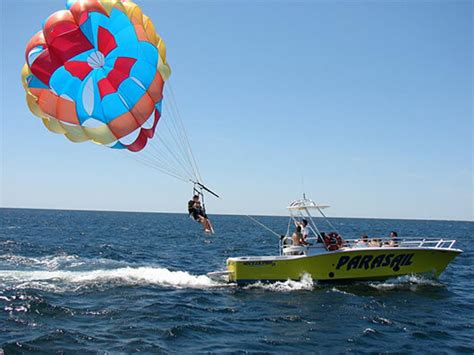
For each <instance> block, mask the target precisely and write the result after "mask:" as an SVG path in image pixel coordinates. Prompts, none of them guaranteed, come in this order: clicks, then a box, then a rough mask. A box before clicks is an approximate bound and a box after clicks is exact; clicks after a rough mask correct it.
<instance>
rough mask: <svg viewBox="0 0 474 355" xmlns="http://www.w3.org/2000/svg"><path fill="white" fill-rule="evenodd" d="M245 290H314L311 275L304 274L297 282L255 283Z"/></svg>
mask: <svg viewBox="0 0 474 355" xmlns="http://www.w3.org/2000/svg"><path fill="white" fill-rule="evenodd" d="M244 288H245V289H252V288H261V289H264V290H267V291H273V292H292V291H311V290H313V288H314V283H313V279H312V278H311V275H309V274H304V275H303V276H302V277H301V279H300V280H299V281H293V280H287V281H284V282H282V281H278V282H272V283H262V282H257V283H254V284H251V285H248V286H246V287H244Z"/></svg>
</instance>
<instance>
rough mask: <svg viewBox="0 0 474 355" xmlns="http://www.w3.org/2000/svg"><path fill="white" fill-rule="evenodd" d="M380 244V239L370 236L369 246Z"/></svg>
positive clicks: (375, 246)
mask: <svg viewBox="0 0 474 355" xmlns="http://www.w3.org/2000/svg"><path fill="white" fill-rule="evenodd" d="M381 246H382V240H381V239H380V238H372V239H371V240H370V242H369V247H371V248H380V247H381Z"/></svg>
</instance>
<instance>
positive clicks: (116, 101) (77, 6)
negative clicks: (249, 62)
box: [22, 0, 170, 152]
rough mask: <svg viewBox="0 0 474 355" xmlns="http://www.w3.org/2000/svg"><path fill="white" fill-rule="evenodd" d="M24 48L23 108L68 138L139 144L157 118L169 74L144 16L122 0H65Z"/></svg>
mask: <svg viewBox="0 0 474 355" xmlns="http://www.w3.org/2000/svg"><path fill="white" fill-rule="evenodd" d="M66 7H67V10H62V11H58V12H55V13H54V14H52V15H51V16H50V17H49V18H48V19H47V20H46V21H45V23H44V25H43V30H42V31H40V32H38V33H37V34H36V35H34V36H33V37H32V38H31V40H30V41H29V43H28V45H27V48H26V53H25V56H26V64H25V65H24V67H23V70H22V81H23V86H24V88H25V91H26V93H27V95H26V96H27V102H28V106H29V108H30V110H31V112H32V113H33V114H34V115H36V116H38V117H40V118H41V119H42V120H43V123H44V125H45V126H46V127H47V128H48V129H49V130H50V131H52V132H54V133H60V134H64V135H65V136H66V137H67V138H68V139H69V140H71V141H73V142H83V141H87V140H92V141H94V142H95V143H99V144H104V145H107V146H109V147H111V148H116V149H128V150H130V151H133V152H137V151H140V150H142V149H143V148H144V147H145V145H146V144H147V141H148V139H149V138H152V137H153V135H154V131H155V128H156V125H157V123H158V120H159V118H160V117H161V110H162V106H161V104H162V98H163V86H164V81H166V80H167V79H168V77H169V75H170V69H169V67H168V64H167V63H166V49H165V44H164V42H163V41H162V39H161V38H160V37H159V36H158V35H157V34H156V33H155V28H154V26H153V24H152V22H151V21H150V19H149V18H148V17H147V16H146V15H144V14H143V13H142V11H141V9H140V8H139V7H138V5H136V4H135V3H133V2H131V1H128V0H68V1H67V3H66Z"/></svg>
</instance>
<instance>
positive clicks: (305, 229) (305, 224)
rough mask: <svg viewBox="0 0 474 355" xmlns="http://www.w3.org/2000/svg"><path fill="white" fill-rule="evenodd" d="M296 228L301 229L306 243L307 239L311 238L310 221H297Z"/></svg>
mask: <svg viewBox="0 0 474 355" xmlns="http://www.w3.org/2000/svg"><path fill="white" fill-rule="evenodd" d="M295 226H296V227H298V226H300V227H301V233H302V234H303V240H304V241H305V242H306V241H307V238H308V237H309V226H308V220H307V219H302V220H301V222H296V221H295Z"/></svg>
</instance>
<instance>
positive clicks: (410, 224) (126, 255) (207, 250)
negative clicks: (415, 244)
mask: <svg viewBox="0 0 474 355" xmlns="http://www.w3.org/2000/svg"><path fill="white" fill-rule="evenodd" d="M0 216H1V218H0V349H3V352H4V353H5V354H8V353H17V352H31V351H33V352H67V353H70V352H77V353H84V352H99V353H100V352H127V353H128V352H180V353H181V352H185V353H190V352H192V353H194V352H236V351H245V352H295V351H297V352H319V353H334V352H336V353H342V352H344V353H345V352H349V353H365V352H403V353H405V352H409V353H410V352H411V353H415V352H433V353H471V354H472V353H473V352H474V282H473V280H474V270H473V255H474V248H473V245H472V238H473V235H474V223H471V222H451V221H420V220H383V219H343V218H339V219H334V221H333V224H335V226H336V227H337V229H338V230H339V232H340V233H341V234H343V235H344V236H346V237H357V236H359V235H360V234H361V233H367V234H369V235H370V236H385V235H387V234H388V232H389V231H391V230H396V231H398V232H399V235H400V236H401V237H403V236H415V237H416V236H419V237H441V238H446V239H447V238H449V239H451V238H453V239H457V240H458V244H457V246H458V247H459V248H461V249H463V250H464V253H463V254H461V256H459V257H458V258H457V259H455V260H454V262H453V263H452V264H451V265H450V266H449V267H448V268H447V269H446V271H445V272H444V273H443V275H442V276H441V278H440V279H439V280H434V279H427V278H422V277H418V276H408V277H402V278H396V279H393V280H388V281H384V282H358V283H352V284H318V283H317V282H313V281H312V280H308V279H303V280H301V281H287V282H277V283H273V284H256V285H252V286H246V287H237V286H235V285H227V284H224V283H220V282H215V281H212V280H211V279H209V278H208V277H207V276H206V273H208V272H210V271H216V270H220V269H223V267H224V265H225V260H226V258H228V257H230V256H242V255H274V254H276V253H277V252H278V248H277V245H278V241H277V238H276V237H275V236H274V235H272V234H270V233H268V232H267V231H265V230H264V229H262V228H261V227H259V226H258V225H256V224H255V223H254V222H252V221H251V220H250V219H248V218H247V217H244V216H212V220H213V222H214V226H215V229H216V234H215V235H205V234H204V233H203V232H202V231H201V229H200V228H199V225H198V224H196V223H195V222H193V221H192V220H190V219H189V218H188V217H187V216H186V215H184V214H160V213H122V212H82V211H54V210H27V209H0ZM258 218H259V220H260V221H262V222H263V223H265V224H266V225H269V226H271V228H272V229H275V230H277V231H281V232H282V233H284V232H285V231H286V226H287V222H288V220H287V219H286V218H285V217H258ZM0 353H1V350H0Z"/></svg>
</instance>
